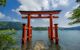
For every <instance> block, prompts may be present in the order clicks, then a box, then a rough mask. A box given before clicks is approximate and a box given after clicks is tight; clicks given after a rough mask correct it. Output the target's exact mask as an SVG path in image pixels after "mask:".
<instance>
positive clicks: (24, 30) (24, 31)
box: [22, 24, 27, 44]
mask: <svg viewBox="0 0 80 50" xmlns="http://www.w3.org/2000/svg"><path fill="white" fill-rule="evenodd" d="M26 29H27V27H26V24H23V33H22V43H23V44H26V42H27V31H26Z"/></svg>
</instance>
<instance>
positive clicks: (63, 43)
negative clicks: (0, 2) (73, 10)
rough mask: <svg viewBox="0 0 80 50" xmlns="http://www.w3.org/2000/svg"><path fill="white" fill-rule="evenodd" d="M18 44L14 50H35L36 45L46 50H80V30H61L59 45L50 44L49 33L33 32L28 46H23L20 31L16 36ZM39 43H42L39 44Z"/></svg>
mask: <svg viewBox="0 0 80 50" xmlns="http://www.w3.org/2000/svg"><path fill="white" fill-rule="evenodd" d="M14 38H15V39H16V41H17V43H16V45H15V47H14V48H15V49H13V50H34V48H35V46H36V45H39V47H40V46H43V44H44V45H45V46H43V47H45V48H46V49H45V50H80V30H59V44H58V45H56V44H55V43H50V41H49V39H48V32H47V30H46V31H33V34H32V41H31V42H27V44H21V41H22V40H21V38H22V31H21V30H19V31H18V32H17V33H16V35H15V36H14ZM37 41H42V42H41V43H39V44H37V43H38V42H37ZM41 48H42V47H41Z"/></svg>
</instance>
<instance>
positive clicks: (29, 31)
mask: <svg viewBox="0 0 80 50" xmlns="http://www.w3.org/2000/svg"><path fill="white" fill-rule="evenodd" d="M30 19H31V16H30V14H28V30H27V36H28V37H27V40H28V41H30V40H31V38H30V34H31V26H30Z"/></svg>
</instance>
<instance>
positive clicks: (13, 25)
mask: <svg viewBox="0 0 80 50" xmlns="http://www.w3.org/2000/svg"><path fill="white" fill-rule="evenodd" d="M0 29H1V30H2V29H16V30H21V29H22V23H20V22H8V21H7V22H4V21H0ZM32 29H33V30H48V27H32ZM59 29H61V30H80V26H76V27H70V28H65V27H59Z"/></svg>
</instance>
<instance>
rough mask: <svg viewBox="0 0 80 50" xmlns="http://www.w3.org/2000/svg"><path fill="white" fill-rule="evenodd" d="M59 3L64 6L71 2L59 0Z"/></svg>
mask: <svg viewBox="0 0 80 50" xmlns="http://www.w3.org/2000/svg"><path fill="white" fill-rule="evenodd" d="M59 4H60V5H62V6H67V5H68V4H69V0H59Z"/></svg>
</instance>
